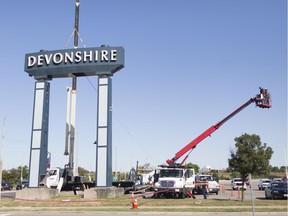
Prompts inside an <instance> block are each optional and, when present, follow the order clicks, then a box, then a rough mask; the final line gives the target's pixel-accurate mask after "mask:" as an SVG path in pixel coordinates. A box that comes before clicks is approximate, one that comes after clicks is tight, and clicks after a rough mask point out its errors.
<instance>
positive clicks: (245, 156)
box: [228, 133, 273, 201]
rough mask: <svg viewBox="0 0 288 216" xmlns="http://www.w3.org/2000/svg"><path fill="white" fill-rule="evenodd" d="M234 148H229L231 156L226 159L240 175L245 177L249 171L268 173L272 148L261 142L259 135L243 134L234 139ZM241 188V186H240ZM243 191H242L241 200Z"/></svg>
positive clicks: (252, 172)
mask: <svg viewBox="0 0 288 216" xmlns="http://www.w3.org/2000/svg"><path fill="white" fill-rule="evenodd" d="M234 141H235V142H236V143H235V150H233V149H231V150H230V156H231V158H230V159H228V164H229V168H230V169H231V170H232V171H236V172H239V173H240V177H241V178H242V179H243V184H244V181H245V179H247V177H248V175H249V173H251V174H256V175H268V174H269V171H270V165H269V160H270V159H271V157H272V154H273V150H272V148H271V147H267V144H266V143H264V144H262V143H261V140H260V136H258V135H256V134H252V135H249V134H246V133H245V134H243V135H241V136H240V137H236V138H235V139H234ZM242 188H243V187H242ZM243 199H244V192H243V191H242V201H243Z"/></svg>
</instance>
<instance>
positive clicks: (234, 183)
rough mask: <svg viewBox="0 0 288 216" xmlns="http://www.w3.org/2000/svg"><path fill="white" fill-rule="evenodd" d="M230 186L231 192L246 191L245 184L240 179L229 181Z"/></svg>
mask: <svg viewBox="0 0 288 216" xmlns="http://www.w3.org/2000/svg"><path fill="white" fill-rule="evenodd" d="M231 185H232V190H238V188H239V189H242V187H243V189H244V190H246V182H245V181H244V182H243V180H242V179H241V178H233V179H232V180H231Z"/></svg>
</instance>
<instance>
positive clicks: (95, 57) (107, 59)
mask: <svg viewBox="0 0 288 216" xmlns="http://www.w3.org/2000/svg"><path fill="white" fill-rule="evenodd" d="M123 67H124V49H123V47H110V46H101V47H96V48H78V49H63V50H52V51H40V52H37V53H28V54H26V55H25V68H24V70H25V71H26V72H27V73H28V74H29V76H34V78H35V79H36V80H43V79H44V80H47V79H52V78H60V77H73V76H76V77H79V76H95V75H113V74H114V73H115V72H117V71H119V70H120V69H122V68H123Z"/></svg>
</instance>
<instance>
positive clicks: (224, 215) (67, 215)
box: [0, 211, 287, 216]
mask: <svg viewBox="0 0 288 216" xmlns="http://www.w3.org/2000/svg"><path fill="white" fill-rule="evenodd" d="M10 215H11V216H20V215H23V216H42V215H43V216H55V215H57V216H58V215H59V216H74V215H83V216H130V215H131V216H135V215H136V216H180V215H181V216H186V215H187V216H188V215H190V216H191V215H193V216H208V215H209V216H210V215H219V216H220V215H221V216H248V215H251V216H253V213H252V212H248V213H247V212H215V213H213V212H203V213H198V212H192V213H191V212H181V213H177V212H171V213H169V212H137V213H136V212H57V213H55V212H38V211H37V212H15V213H13V212H12V213H1V212H0V216H10ZM266 215H270V216H274V215H275V216H276V215H277V216H287V212H257V213H255V216H266Z"/></svg>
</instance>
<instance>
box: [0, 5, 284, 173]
mask: <svg viewBox="0 0 288 216" xmlns="http://www.w3.org/2000/svg"><path fill="white" fill-rule="evenodd" d="M1 3H2V4H1V8H2V12H1V14H0V22H1V34H0V40H1V42H2V44H1V52H0V61H1V74H2V76H1V81H2V82H1V91H0V99H1V106H0V120H1V121H0V122H1V124H0V125H1V128H2V125H3V120H4V118H6V127H5V128H6V132H5V134H4V135H5V139H4V143H3V142H2V140H1V142H2V147H3V156H2V158H3V162H4V168H5V169H10V168H14V167H17V166H20V165H28V162H29V152H30V141H31V140H30V139H31V126H32V108H33V95H34V83H35V80H34V79H33V78H31V77H29V76H28V75H27V73H26V72H24V56H25V54H26V53H31V52H38V51H39V50H40V49H46V50H56V49H62V48H72V47H73V38H72V40H71V41H69V40H68V39H69V37H70V35H71V33H72V32H73V28H74V10H75V8H74V0H65V1H57V0H50V1H36V0H29V1H16V0H10V1H3V2H1ZM79 32H80V36H81V39H82V40H83V43H82V42H81V41H79V47H83V46H86V47H98V46H101V45H102V44H107V45H110V46H122V47H124V49H125V68H124V69H122V70H121V71H119V72H117V73H116V74H114V76H113V77H112V80H113V160H114V161H113V170H115V169H117V170H121V171H128V170H129V169H130V168H131V167H132V166H135V165H136V161H137V160H138V161H139V164H140V165H142V164H145V163H150V164H151V165H152V166H157V165H159V164H162V163H164V162H165V161H166V160H167V159H171V158H172V157H173V156H174V154H175V153H176V152H177V151H178V150H180V149H181V148H182V147H184V146H185V145H186V144H187V143H189V142H190V141H191V140H192V139H194V138H195V137H197V136H198V135H199V134H200V133H202V132H203V131H204V130H206V129H207V128H209V127H210V126H212V125H213V124H215V123H217V122H218V121H220V120H221V119H223V118H224V117H225V116H227V115H228V114H230V113H231V112H232V111H234V110H235V109H236V108H238V107H239V106H240V105H242V104H243V103H244V102H246V101H247V100H248V99H250V98H251V97H254V96H255V95H256V94H257V93H258V87H259V86H262V87H267V88H268V89H269V90H270V92H271V94H272V102H273V107H272V109H270V110H262V109H259V108H256V107H255V105H254V104H252V105H250V106H249V107H247V108H246V109H244V110H243V111H242V112H240V113H239V114H238V115H236V116H235V117H234V118H233V119H231V120H230V121H228V122H227V123H225V124H224V125H223V126H222V127H221V128H220V129H219V130H218V131H216V132H215V133H214V134H213V135H212V136H211V137H209V138H207V139H206V140H204V141H203V142H201V143H200V144H199V145H198V146H197V148H196V149H195V150H194V151H193V152H192V153H191V155H190V157H189V159H188V160H187V162H192V163H195V164H198V165H199V166H200V167H203V166H205V165H208V166H212V167H214V168H219V169H221V168H226V167H227V166H228V158H229V152H230V149H231V148H232V149H233V148H234V146H235V142H234V138H235V137H238V136H241V135H242V134H244V133H248V134H257V135H259V136H260V137H261V141H262V143H267V145H268V146H270V147H272V149H273V151H274V154H273V156H272V159H271V161H270V163H271V165H272V166H282V165H285V157H286V158H287V5H286V1H284V0H217V1H215V0H182V1H176V0H166V1H164V0H158V1H152V0H146V1H133V0H123V1H118V0H107V1H98V0H95V1H94V0H93V1H92V0H85V1H84V0H80V23H79ZM67 42H68V43H67ZM66 43H67V46H66V47H65V44H66ZM71 83H72V81H71V79H68V78H61V79H54V80H52V81H51V95H50V122H49V151H50V152H51V153H52V166H62V167H63V166H64V164H65V163H67V162H68V157H66V156H64V155H63V153H64V141H65V117H66V113H65V112H66V87H67V86H71ZM91 83H92V85H91ZM95 88H97V77H89V78H85V77H82V78H79V79H78V83H77V109H76V112H77V114H76V132H77V135H78V136H77V137H76V141H77V143H78V148H79V150H78V164H79V165H80V166H82V167H84V168H86V169H88V170H91V171H93V170H95V151H96V150H95V145H93V142H94V141H95V137H96V106H97V104H96V101H97V92H96V91H95ZM0 133H1V134H2V137H3V132H2V130H1V131H0ZM285 153H286V154H285Z"/></svg>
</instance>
